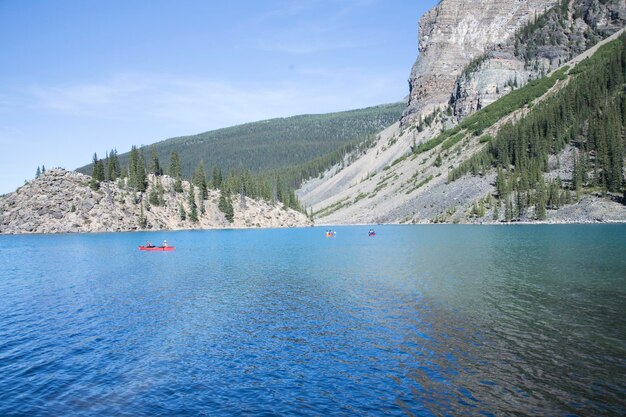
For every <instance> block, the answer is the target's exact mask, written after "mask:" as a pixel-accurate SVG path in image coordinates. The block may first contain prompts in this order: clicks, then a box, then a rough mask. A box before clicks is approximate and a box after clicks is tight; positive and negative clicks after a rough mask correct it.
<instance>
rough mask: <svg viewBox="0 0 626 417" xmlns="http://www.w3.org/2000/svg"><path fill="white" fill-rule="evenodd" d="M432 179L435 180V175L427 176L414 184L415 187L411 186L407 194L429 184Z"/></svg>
mask: <svg viewBox="0 0 626 417" xmlns="http://www.w3.org/2000/svg"><path fill="white" fill-rule="evenodd" d="M432 180H433V176H432V175H429V176H428V177H426V178H425V179H423V180H422V181H420V182H418V183H417V184H415V185H413V187H411V188H410V189H409V190H407V192H406V194H411V193H412V192H413V191H415V190H417V189H418V188H421V187H423V186H425V185H426V184H428V183H429V182H431V181H432Z"/></svg>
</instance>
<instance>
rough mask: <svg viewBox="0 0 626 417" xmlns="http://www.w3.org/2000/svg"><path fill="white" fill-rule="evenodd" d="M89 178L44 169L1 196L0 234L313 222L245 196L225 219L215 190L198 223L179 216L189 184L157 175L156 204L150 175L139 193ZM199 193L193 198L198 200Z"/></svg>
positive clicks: (205, 202) (205, 203) (275, 225)
mask: <svg viewBox="0 0 626 417" xmlns="http://www.w3.org/2000/svg"><path fill="white" fill-rule="evenodd" d="M90 179H91V177H89V176H87V175H83V174H79V173H77V172H73V171H65V170H62V169H53V170H48V171H46V173H45V174H44V175H42V176H41V177H39V178H37V179H35V180H33V181H31V182H29V183H28V184H26V185H24V186H23V187H20V188H19V189H18V190H17V191H16V192H14V193H10V194H6V195H4V196H1V197H0V234H2V233H5V234H18V233H70V232H71V233H78V232H116V231H132V230H176V229H212V228H226V227H235V228H242V227H295V226H308V225H310V224H311V222H310V221H309V220H308V219H307V217H306V216H305V215H304V214H302V213H299V212H296V211H294V210H291V209H288V210H286V209H284V208H283V207H278V206H273V205H271V204H269V203H266V202H264V201H256V200H252V199H250V198H247V197H245V201H244V202H242V201H240V199H239V198H237V199H234V200H236V201H233V208H234V221H233V223H229V222H228V221H227V220H226V218H225V217H224V215H223V213H222V212H221V211H220V210H219V209H218V201H219V197H220V194H219V191H217V190H211V191H209V196H208V198H207V199H206V200H204V201H202V203H201V206H200V204H198V205H199V206H200V207H198V211H200V210H201V207H202V206H204V213H203V214H202V213H200V212H199V215H198V217H199V220H198V222H192V221H190V220H189V219H188V216H187V219H185V220H182V219H181V215H180V210H181V207H182V209H183V210H184V211H186V212H189V210H190V208H189V204H188V202H187V199H188V198H187V197H188V195H189V183H188V182H187V181H183V189H184V192H182V193H176V192H175V191H174V181H173V180H172V179H171V178H169V177H167V176H162V177H158V184H160V189H162V193H161V196H160V198H159V200H160V202H159V204H158V205H154V204H152V205H150V204H149V202H148V200H149V199H148V195H149V193H150V192H151V190H152V187H155V185H156V184H157V182H156V181H155V179H154V178H153V177H152V176H150V177H149V184H150V185H149V188H148V190H147V191H146V193H143V194H141V193H137V192H134V191H132V190H130V189H128V188H127V187H125V186H124V184H123V183H112V182H105V183H102V184H101V187H100V189H99V190H97V191H94V190H92V189H91V188H89V180H90ZM199 197H200V195H199V193H197V194H196V201H197V202H200V198H199Z"/></svg>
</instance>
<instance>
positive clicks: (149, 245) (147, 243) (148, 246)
mask: <svg viewBox="0 0 626 417" xmlns="http://www.w3.org/2000/svg"><path fill="white" fill-rule="evenodd" d="M153 247H154V245H153V244H152V243H150V242H146V248H153Z"/></svg>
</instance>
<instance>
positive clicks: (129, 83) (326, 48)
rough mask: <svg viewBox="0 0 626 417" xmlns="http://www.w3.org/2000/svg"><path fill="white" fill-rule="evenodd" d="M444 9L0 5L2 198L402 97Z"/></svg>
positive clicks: (368, 3) (156, 0) (190, 0)
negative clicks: (111, 153)
mask: <svg viewBox="0 0 626 417" xmlns="http://www.w3.org/2000/svg"><path fill="white" fill-rule="evenodd" d="M436 3H437V0H427V1H415V0H411V1H409V0H298V1H296V0H293V1H281V0H263V1H244V0H240V1H233V2H218V1H209V0H207V1H205V0H198V1H195V0H181V1H169V0H168V1H161V0H145V1H140V0H107V1H96V0H76V1H71V0H65V1H52V0H51V1H46V0H39V1H23V0H0V147H1V148H0V149H1V151H0V194H2V193H6V192H9V191H14V190H15V189H16V188H17V187H18V186H20V185H22V184H23V183H24V180H26V179H32V178H33V177H34V175H35V170H36V168H37V166H39V165H42V164H44V165H45V166H46V168H51V167H55V166H61V167H64V168H66V169H75V168H77V167H79V166H82V165H84V164H86V163H88V162H90V161H91V157H92V155H93V153H94V152H97V153H98V155H99V156H104V153H105V150H109V149H112V148H117V150H118V151H119V152H120V153H121V152H126V151H128V150H129V149H130V147H131V145H133V144H135V145H142V144H146V145H147V144H150V143H154V142H157V141H159V140H163V139H167V138H170V137H174V136H180V135H188V134H195V133H200V132H204V131H207V130H212V129H216V128H220V127H226V126H232V125H235V124H240V123H245V122H250V121H257V120H262V119H268V118H273V117H283V116H291V115H295V114H303V113H327V112H333V111H341V110H350V109H354V108H361V107H366V106H371V105H376V104H382V103H389V102H394V101H397V100H400V99H402V98H403V97H405V96H406V95H407V94H408V84H407V79H408V76H409V73H410V70H411V65H412V64H413V62H414V61H415V58H416V57H417V22H418V19H419V17H420V16H421V15H422V14H423V13H424V12H425V11H426V10H427V9H429V8H431V7H432V6H434V4H436Z"/></svg>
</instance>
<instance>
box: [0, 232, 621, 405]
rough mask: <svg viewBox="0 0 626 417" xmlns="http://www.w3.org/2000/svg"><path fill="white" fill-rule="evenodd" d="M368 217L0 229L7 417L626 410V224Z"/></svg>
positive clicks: (0, 339) (1, 388)
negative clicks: (241, 226)
mask: <svg viewBox="0 0 626 417" xmlns="http://www.w3.org/2000/svg"><path fill="white" fill-rule="evenodd" d="M375 229H376V233H377V234H376V236H375V237H368V234H367V232H368V230H369V227H338V228H336V229H334V230H336V231H337V234H336V236H335V237H333V238H326V237H325V228H319V227H316V228H304V229H272V230H220V231H200V232H199V231H194V232H152V233H118V234H89V235H29V236H0V294H1V295H2V296H1V297H0V415H2V416H12V415H29V416H36V415H74V416H96V415H97V416H99V415H116V416H121V415H132V416H141V415H149V416H154V415H218V416H219V415H241V414H244V415H383V414H385V415H416V416H439V415H453V416H457V415H485V416H501V415H510V414H516V415H528V416H536V415H580V416H582V415H605V416H606V415H616V416H618V415H625V414H626V320H625V315H624V314H625V312H626V225H524V226H522V225H518V226H469V225H468V226H464V225H424V226H377V227H375ZM163 239H167V241H168V243H169V244H170V245H174V246H175V247H176V250H175V251H174V252H143V251H139V250H137V246H138V245H142V244H144V243H145V242H146V241H147V240H150V241H151V242H153V243H160V242H161V241H162V240H163Z"/></svg>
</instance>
